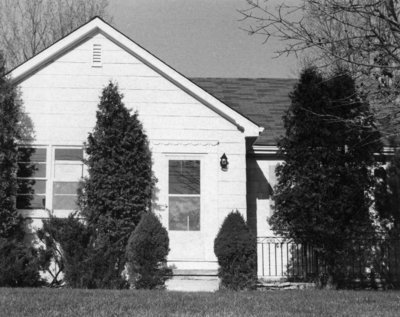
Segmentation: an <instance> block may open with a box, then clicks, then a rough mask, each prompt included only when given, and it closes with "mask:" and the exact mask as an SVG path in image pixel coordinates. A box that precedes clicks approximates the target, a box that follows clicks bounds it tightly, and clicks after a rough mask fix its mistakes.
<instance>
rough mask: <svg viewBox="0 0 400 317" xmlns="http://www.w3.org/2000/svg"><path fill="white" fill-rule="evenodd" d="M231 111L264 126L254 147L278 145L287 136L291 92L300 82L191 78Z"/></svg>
mask: <svg viewBox="0 0 400 317" xmlns="http://www.w3.org/2000/svg"><path fill="white" fill-rule="evenodd" d="M191 80H192V81H193V82H194V83H196V84H197V85H199V86H200V87H202V88H203V89H204V90H206V91H208V92H209V93H210V94H212V95H213V96H215V97H216V98H218V99H219V100H221V101H222V102H223V103H225V104H227V105H228V106H230V107H231V108H233V109H235V110H237V111H238V112H240V113H242V114H243V115H244V116H246V117H248V118H249V119H251V120H253V121H254V122H256V123H257V124H258V125H259V126H262V127H264V131H263V132H262V133H261V134H260V136H259V137H258V138H257V140H256V141H255V142H254V143H253V146H275V145H276V141H277V138H279V137H280V136H282V135H284V133H285V129H284V126H283V121H282V116H283V115H284V113H285V111H286V110H287V109H288V108H289V106H290V98H289V93H290V92H291V91H292V90H293V88H294V85H295V83H296V82H297V79H277V78H191Z"/></svg>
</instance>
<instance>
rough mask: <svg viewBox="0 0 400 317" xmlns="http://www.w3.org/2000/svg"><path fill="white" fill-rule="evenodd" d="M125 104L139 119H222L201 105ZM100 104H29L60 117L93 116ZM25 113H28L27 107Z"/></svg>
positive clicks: (66, 102)
mask: <svg viewBox="0 0 400 317" xmlns="http://www.w3.org/2000/svg"><path fill="white" fill-rule="evenodd" d="M124 103H125V106H126V107H127V108H128V109H130V110H132V111H138V113H139V118H142V117H145V116H154V114H157V115H158V116H162V117H215V118H218V119H220V116H219V115H218V114H217V113H215V112H214V111H212V110H211V109H209V108H207V107H204V106H203V105H201V104H199V103H196V104H174V103H126V102H124ZM98 104H99V101H98V100H97V101H85V102H73V101H40V100H31V101H30V102H29V111H30V112H29V113H36V114H52V113H57V114H60V115H65V114H77V113H79V114H87V115H92V114H93V113H95V112H96V111H97V106H98ZM25 112H27V110H26V107H25Z"/></svg>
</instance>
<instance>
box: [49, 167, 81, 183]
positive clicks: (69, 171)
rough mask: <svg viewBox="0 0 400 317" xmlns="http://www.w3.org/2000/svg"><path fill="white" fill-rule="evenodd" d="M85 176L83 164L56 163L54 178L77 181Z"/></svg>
mask: <svg viewBox="0 0 400 317" xmlns="http://www.w3.org/2000/svg"><path fill="white" fill-rule="evenodd" d="M82 176H83V165H82V164H56V165H55V166H54V178H55V179H57V180H63V181H77V180H79V179H80V178H81V177H82Z"/></svg>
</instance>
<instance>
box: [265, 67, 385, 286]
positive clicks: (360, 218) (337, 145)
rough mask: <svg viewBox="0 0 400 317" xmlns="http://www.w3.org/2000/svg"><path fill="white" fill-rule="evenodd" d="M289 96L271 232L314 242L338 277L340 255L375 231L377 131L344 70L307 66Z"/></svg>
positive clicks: (331, 274) (330, 271) (334, 277)
mask: <svg viewBox="0 0 400 317" xmlns="http://www.w3.org/2000/svg"><path fill="white" fill-rule="evenodd" d="M290 98H291V106H290V108H289V110H288V111H287V113H286V114H285V116H284V126H285V129H286V134H285V136H284V137H283V138H282V139H281V140H280V141H279V143H278V146H279V153H280V155H281V156H282V157H283V159H284V163H283V164H282V165H280V166H279V167H278V168H277V170H276V172H277V178H278V183H277V185H276V187H275V193H274V201H275V209H276V211H275V214H274V215H273V216H272V217H271V219H270V224H271V225H272V228H273V230H275V231H276V232H277V233H280V234H283V235H284V236H287V237H289V238H292V239H294V241H296V242H298V243H305V244H310V245H312V246H314V247H315V248H316V250H317V251H318V253H319V258H320V259H322V260H323V261H325V263H326V265H327V267H328V276H329V280H330V282H331V283H333V284H334V285H337V284H338V282H339V277H340V276H342V275H343V274H344V272H343V266H342V264H343V263H340V262H343V261H345V260H346V259H350V258H352V257H350V256H349V254H350V253H352V252H353V251H354V248H355V247H359V242H360V241H362V240H363V239H364V241H367V239H370V238H371V237H373V232H374V228H373V225H372V222H371V219H370V211H369V207H370V205H371V198H370V197H371V192H372V189H373V186H374V179H373V176H372V174H371V170H372V169H373V167H374V166H375V165H376V163H377V162H376V157H375V156H374V154H375V153H379V151H380V150H381V143H380V141H379V139H380V134H379V133H378V131H377V129H376V128H375V125H374V118H373V115H372V113H371V112H370V110H369V106H368V104H367V103H366V102H364V101H363V100H362V99H361V98H360V97H359V96H358V95H357V93H356V90H355V84H354V80H353V79H352V78H351V77H350V76H349V75H347V73H345V72H341V71H339V72H337V73H336V74H333V76H331V77H329V79H327V78H325V77H324V76H323V75H322V74H321V73H319V72H318V71H317V70H316V69H314V68H308V69H305V70H304V71H303V72H302V74H301V76H300V81H299V83H298V84H297V85H296V87H295V89H294V91H293V92H292V93H291V95H290ZM356 241H358V242H356ZM357 243H358V245H357ZM352 254H354V253H352Z"/></svg>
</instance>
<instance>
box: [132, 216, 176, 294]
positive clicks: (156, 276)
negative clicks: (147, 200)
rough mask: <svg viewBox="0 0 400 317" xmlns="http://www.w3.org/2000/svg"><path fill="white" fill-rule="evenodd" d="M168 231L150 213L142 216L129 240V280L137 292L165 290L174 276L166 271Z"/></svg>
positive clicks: (169, 270) (167, 269)
mask: <svg viewBox="0 0 400 317" xmlns="http://www.w3.org/2000/svg"><path fill="white" fill-rule="evenodd" d="M168 252H169V238H168V232H167V230H166V229H165V228H164V227H163V226H162V224H161V222H160V220H158V218H157V216H156V215H155V214H153V213H151V212H149V213H145V214H143V216H142V218H141V220H140V222H139V224H138V226H137V227H136V229H135V231H134V232H133V233H132V235H131V236H130V238H129V241H128V245H127V249H126V256H127V262H128V272H129V280H130V283H131V285H132V286H133V287H135V288H136V289H141V288H145V289H162V288H164V287H165V281H166V280H167V279H168V278H169V277H170V275H171V269H169V268H168V267H167V255H168Z"/></svg>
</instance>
